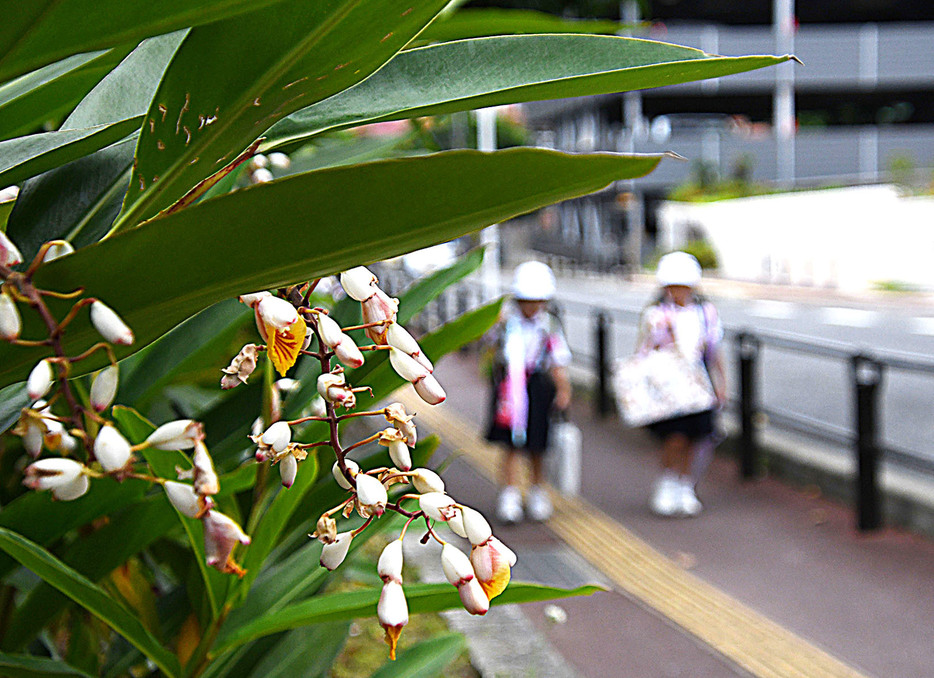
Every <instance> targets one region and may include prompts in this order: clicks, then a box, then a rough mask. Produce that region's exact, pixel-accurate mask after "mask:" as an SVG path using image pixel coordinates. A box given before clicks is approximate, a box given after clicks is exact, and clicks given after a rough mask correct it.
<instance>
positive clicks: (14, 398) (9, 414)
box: [0, 384, 29, 433]
mask: <svg viewBox="0 0 934 678" xmlns="http://www.w3.org/2000/svg"><path fill="white" fill-rule="evenodd" d="M27 405H29V396H28V395H27V394H26V384H13V385H11V386H7V387H6V388H5V389H3V390H2V391H0V433H3V432H4V431H6V430H7V429H8V428H10V427H11V426H13V424H15V423H16V422H17V421H18V420H19V414H20V412H21V411H22V409H23V408H24V407H26V406H27Z"/></svg>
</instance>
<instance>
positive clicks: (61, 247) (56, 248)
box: [42, 240, 75, 263]
mask: <svg viewBox="0 0 934 678" xmlns="http://www.w3.org/2000/svg"><path fill="white" fill-rule="evenodd" d="M74 251H75V248H74V247H73V246H72V244H71V243H70V242H68V241H67V240H61V241H59V242H57V243H55V244H54V245H52V246H51V247H50V248H49V249H47V250H46V252H45V255H44V256H43V257H42V261H43V263H48V262H50V261H53V260H55V259H59V258H60V257H64V256H65V255H66V254H71V253H72V252H74Z"/></svg>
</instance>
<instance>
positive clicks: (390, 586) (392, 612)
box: [376, 580, 409, 659]
mask: <svg viewBox="0 0 934 678" xmlns="http://www.w3.org/2000/svg"><path fill="white" fill-rule="evenodd" d="M376 616H377V617H378V618H379V623H380V626H382V627H383V628H384V629H385V630H386V642H387V643H388V644H389V658H390V659H395V658H396V643H397V642H398V640H399V634H400V633H401V632H402V627H403V626H405V625H406V624H408V623H409V607H408V604H407V603H406V600H405V592H404V591H403V590H402V584H400V583H399V582H397V581H392V580H390V581H387V582H386V583H385V584H383V590H382V591H380V594H379V602H378V603H377V604H376Z"/></svg>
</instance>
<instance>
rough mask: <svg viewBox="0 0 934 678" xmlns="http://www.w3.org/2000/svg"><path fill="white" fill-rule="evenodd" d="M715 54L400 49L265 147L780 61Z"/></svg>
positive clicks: (292, 121) (460, 44)
mask: <svg viewBox="0 0 934 678" xmlns="http://www.w3.org/2000/svg"><path fill="white" fill-rule="evenodd" d="M789 58H790V57H788V56H781V57H775V56H748V57H722V56H715V55H710V54H706V53H704V52H702V51H700V50H697V49H693V48H691V47H680V46H678V45H669V44H666V43H663V42H654V41H651V40H639V39H634V38H618V37H610V36H602V35H517V36H506V37H493V38H479V39H475V40H462V41H457V42H450V43H442V44H440V45H432V46H430V47H422V48H418V49H413V50H407V51H404V52H401V53H400V54H397V55H396V56H395V57H393V58H392V59H391V60H390V61H389V63H387V64H386V65H385V66H384V67H383V68H381V69H380V70H379V71H377V72H376V73H374V74H373V75H372V76H370V77H369V78H367V79H366V80H364V81H363V82H361V83H360V84H359V85H356V86H355V87H352V88H350V89H348V90H345V91H343V92H341V93H340V94H337V95H335V96H333V97H331V98H330V99H326V100H325V101H322V102H321V103H318V104H315V105H313V106H309V107H307V108H304V109H302V110H301V111H299V112H298V113H295V114H293V115H291V116H289V117H288V118H286V119H285V120H283V121H282V122H280V123H277V124H276V125H275V126H273V127H272V129H270V130H269V132H268V133H267V135H266V136H267V139H268V140H267V141H266V142H265V144H264V148H272V147H275V146H278V145H280V144H284V143H287V142H288V143H293V142H295V141H296V140H297V139H301V138H305V137H309V136H314V135H316V134H320V133H322V132H325V131H329V130H336V129H344V128H347V127H354V126H356V125H362V124H364V123H372V122H380V121H384V120H401V119H405V118H412V117H416V116H421V115H438V114H441V113H453V112H456V111H466V110H471V109H474V108H483V107H486V106H498V105H501V104H510V103H517V102H522V101H539V100H544V99H560V98H565V97H574V96H584V95H592V94H607V93H613V92H626V91H629V90H636V89H644V88H647V87H658V86H659V85H673V84H676V83H682V82H692V81H694V80H703V79H705V78H716V77H720V76H724V75H730V74H733V73H742V72H744V71H750V70H754V69H757V68H763V67H766V66H772V65H775V64H779V63H782V62H783V61H787V60H788V59H789Z"/></svg>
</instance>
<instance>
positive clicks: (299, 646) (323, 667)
mask: <svg viewBox="0 0 934 678" xmlns="http://www.w3.org/2000/svg"><path fill="white" fill-rule="evenodd" d="M349 631H350V622H349V621H344V622H332V623H330V624H318V625H315V626H309V627H306V628H300V629H295V630H294V631H291V632H290V633H288V634H287V635H285V636H284V637H283V638H282V640H280V641H279V642H278V643H277V644H276V646H275V647H274V648H273V649H272V650H271V651H269V652H267V653H266V654H264V656H263V658H262V659H261V660H260V662H259V663H258V664H257V665H256V666H255V667H254V668H253V671H252V672H250V678H280V677H281V678H289V677H291V676H303V677H304V678H317V677H318V676H326V675H328V672H329V670H330V668H331V664H332V663H333V662H334V659H335V658H336V657H337V655H339V654H340V652H341V650H342V649H343V647H344V643H345V642H346V640H347V634H348V632H349ZM309 648H315V651H314V652H309V651H308V650H309ZM228 675H229V674H228Z"/></svg>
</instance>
